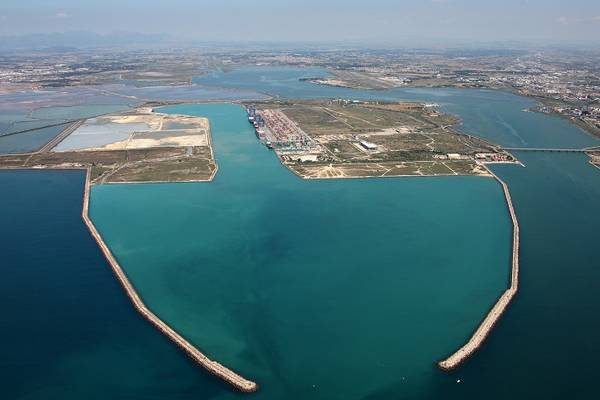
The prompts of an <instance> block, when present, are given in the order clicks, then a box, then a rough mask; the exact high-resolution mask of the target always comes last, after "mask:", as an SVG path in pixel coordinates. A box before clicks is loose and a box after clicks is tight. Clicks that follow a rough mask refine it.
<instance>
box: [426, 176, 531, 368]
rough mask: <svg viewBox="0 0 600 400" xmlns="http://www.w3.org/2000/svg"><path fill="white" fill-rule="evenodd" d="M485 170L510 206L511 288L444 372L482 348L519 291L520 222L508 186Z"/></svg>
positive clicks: (443, 363) (444, 362) (447, 361)
mask: <svg viewBox="0 0 600 400" xmlns="http://www.w3.org/2000/svg"><path fill="white" fill-rule="evenodd" d="M485 169H486V170H487V171H488V172H489V173H490V174H491V175H492V177H493V178H494V179H495V180H496V181H498V182H499V183H500V185H501V186H502V189H503V191H504V196H505V198H506V203H507V205H508V210H509V212H510V218H511V220H512V224H513V245H512V270H511V278H510V286H509V288H508V289H506V291H505V292H504V293H503V294H502V295H501V296H500V298H499V299H498V301H497V302H496V304H495V305H494V306H493V307H492V309H491V310H490V311H489V312H488V314H487V316H486V317H485V319H484V320H483V321H482V322H481V324H480V325H479V327H478V328H477V330H476V331H475V333H473V335H472V336H471V338H470V339H469V341H468V342H467V343H466V344H465V345H464V346H462V347H461V348H460V349H458V350H457V351H456V352H455V353H453V354H452V355H450V356H449V357H448V358H446V359H445V360H442V361H440V362H438V366H439V368H440V369H442V370H444V371H451V370H453V369H455V368H456V367H458V366H459V365H460V364H462V363H463V362H465V361H466V360H467V359H468V358H469V357H471V356H472V355H473V354H474V353H475V351H477V350H478V349H479V348H480V347H481V345H482V344H483V342H484V341H485V339H487V337H488V336H489V335H490V333H491V332H492V329H493V328H494V326H495V325H496V323H497V322H498V320H499V319H500V317H502V315H503V314H504V312H505V311H506V309H507V307H508V305H509V304H510V302H511V301H512V299H513V298H514V297H515V295H516V294H517V291H518V289H519V221H518V220H517V214H516V213H515V209H514V207H513V202H512V197H511V195H510V191H509V190H508V185H507V184H506V183H505V182H504V181H503V180H502V179H500V178H499V177H498V176H497V175H496V174H494V173H493V172H492V171H491V170H490V169H489V168H488V167H487V166H485Z"/></svg>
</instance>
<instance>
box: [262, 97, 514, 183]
mask: <svg viewBox="0 0 600 400" xmlns="http://www.w3.org/2000/svg"><path fill="white" fill-rule="evenodd" d="M254 106H255V107H256V108H257V112H258V114H259V115H260V116H262V117H263V118H264V120H265V121H266V124H265V127H263V128H259V129H260V130H261V132H263V131H266V134H265V135H263V136H265V137H266V138H267V139H269V140H268V144H269V145H271V146H273V148H274V150H275V151H276V152H277V154H278V156H279V157H280V159H281V160H282V162H283V163H284V164H285V165H286V166H288V167H289V168H290V169H292V170H293V171H294V172H295V173H297V174H298V175H300V176H302V177H305V178H309V179H311V178H352V177H371V176H372V177H375V176H381V177H383V176H409V175H416V176H427V175H487V172H486V170H485V169H484V168H482V166H481V164H480V162H483V161H491V160H492V159H496V160H501V161H511V160H512V157H510V156H509V155H508V154H506V153H504V152H502V151H501V150H499V149H498V147H497V146H494V145H492V144H490V143H488V142H485V141H484V140H481V139H478V138H475V137H472V136H469V135H464V134H460V133H458V132H456V131H455V130H453V129H452V126H453V125H455V124H457V123H458V122H459V120H458V119H457V118H456V117H454V116H452V115H448V114H444V113H440V112H439V111H438V110H437V109H436V107H432V106H426V105H422V104H417V103H381V102H376V103H375V102H356V101H342V100H330V101H269V102H262V103H258V104H254ZM282 114H283V115H284V116H285V117H287V118H282V117H281V115H282Z"/></svg>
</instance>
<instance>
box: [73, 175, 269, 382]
mask: <svg viewBox="0 0 600 400" xmlns="http://www.w3.org/2000/svg"><path fill="white" fill-rule="evenodd" d="M90 174H91V170H90V169H89V168H88V169H87V173H86V180H85V189H84V195H83V209H82V214H81V215H82V218H83V221H84V222H85V225H86V226H87V228H88V229H89V231H90V233H91V234H92V237H93V238H94V240H96V242H97V243H98V246H99V247H100V250H102V253H103V254H104V257H105V258H106V260H107V261H108V263H109V264H110V266H111V268H112V270H113V272H114V274H115V275H116V277H117V278H118V280H119V283H120V284H121V286H122V287H123V289H124V290H125V292H126V293H127V296H128V297H129V299H130V300H131V302H132V303H133V306H134V307H135V309H136V310H137V311H138V312H139V313H140V314H141V315H142V316H143V317H144V318H145V319H146V320H148V321H149V322H150V323H151V324H152V325H154V326H155V327H156V328H157V329H158V330H159V331H160V332H161V333H163V334H164V335H165V336H166V337H167V338H169V339H170V340H171V341H173V342H174V343H175V344H176V345H177V346H179V348H181V349H182V350H183V351H185V353H186V354H187V355H188V356H189V357H190V358H192V359H193V360H194V361H196V362H197V363H198V364H200V366H202V367H203V368H205V369H206V370H207V371H208V372H210V373H211V374H213V375H215V376H217V377H219V378H221V379H222V380H224V381H225V382H227V383H229V384H230V385H231V386H233V387H234V388H236V389H237V390H239V391H241V392H245V393H251V392H255V391H256V390H258V385H257V384H256V383H255V382H252V381H250V380H247V379H245V378H243V377H242V376H240V375H238V374H236V373H235V372H233V371H231V370H230V369H228V368H227V367H225V366H223V365H221V364H219V363H218V362H216V361H213V360H211V359H209V358H208V357H207V356H206V355H204V354H203V353H202V352H201V351H200V350H198V349H197V348H196V347H194V345H192V344H191V343H190V342H188V341H187V340H186V339H185V338H184V337H183V336H181V335H180V334H179V333H177V332H176V331H175V330H174V329H173V328H171V327H170V326H169V325H167V324H166V323H165V322H164V321H162V320H161V319H160V318H159V317H158V316H156V314H154V313H153V312H152V311H150V309H148V307H147V306H146V304H144V302H143V301H142V299H141V298H140V296H139V295H138V293H137V291H136V290H135V288H134V287H133V285H132V284H131V282H130V281H129V279H128V278H127V275H126V274H125V272H124V271H123V269H122V268H121V266H120V265H119V264H118V262H117V260H116V259H115V257H114V256H113V255H112V253H111V251H110V249H109V248H108V246H107V245H106V243H105V242H104V240H103V239H102V236H101V235H100V233H99V232H98V230H97V229H96V227H95V226H94V224H93V223H92V220H91V219H90V218H89V202H90V184H91V181H90Z"/></svg>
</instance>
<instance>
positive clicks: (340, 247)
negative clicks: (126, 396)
mask: <svg viewBox="0 0 600 400" xmlns="http://www.w3.org/2000/svg"><path fill="white" fill-rule="evenodd" d="M161 111H163V112H171V113H176V114H186V115H202V116H208V117H209V119H210V120H211V123H212V129H213V138H214V143H215V151H216V154H217V162H218V163H219V167H220V169H219V174H218V177H217V179H216V181H215V182H212V183H209V184H187V185H177V184H175V185H172V184H171V185H125V186H121V185H119V186H99V187H95V188H94V191H93V201H92V218H93V219H94V221H95V222H96V223H97V226H98V228H99V230H100V231H101V232H102V234H103V235H104V236H105V239H106V240H107V242H108V243H109V245H110V246H111V248H112V249H113V251H114V253H115V255H116V257H117V258H118V259H119V261H120V263H122V265H123V266H124V268H125V270H126V272H127V273H128V274H129V276H130V277H131V279H132V281H133V283H134V285H135V286H136V287H137V288H138V289H139V290H140V293H141V295H142V296H143V298H144V299H145V300H146V301H147V303H148V305H149V306H150V307H151V308H152V309H153V310H155V311H156V312H157V313H158V314H159V315H160V316H161V317H163V318H164V319H165V320H167V321H168V322H169V323H170V324H172V325H173V326H175V327H176V329H178V330H179V331H180V332H182V333H183V334H184V335H185V336H186V337H188V338H189V339H191V340H192V341H193V342H194V343H195V344H196V345H198V346H199V347H200V348H202V349H203V350H204V351H206V352H207V353H208V354H210V355H211V356H213V357H214V358H216V359H218V360H219V361H221V362H223V363H225V364H226V365H228V366H230V367H231V368H233V369H235V370H237V371H240V372H242V373H243V374H244V375H246V376H248V377H251V378H253V379H256V380H257V381H258V382H259V383H260V384H261V386H262V390H261V391H260V392H259V393H258V394H257V395H256V397H257V398H261V399H279V398H287V399H306V398H315V399H333V398H339V399H352V398H355V399H359V398H363V397H366V396H370V395H372V394H374V393H377V392H378V391H380V390H381V389H382V388H387V387H390V386H399V387H401V388H402V393H405V394H409V393H413V394H417V393H419V392H420V391H421V390H422V389H423V388H424V387H426V386H427V385H428V382H430V381H431V379H433V377H434V376H435V375H436V373H437V371H436V368H435V365H434V361H435V360H436V359H437V358H440V357H442V356H444V355H446V354H448V353H450V352H451V351H453V350H454V348H455V347H456V346H458V345H459V344H460V342H461V341H463V340H464V339H465V338H466V337H467V336H468V335H469V334H470V333H471V332H472V331H473V329H474V328H475V326H476V324H477V322H478V321H479V319H480V318H481V316H482V315H484V314H485V312H486V310H487V309H488V308H489V307H490V305H491V304H493V303H494V301H495V299H496V298H497V297H498V296H499V294H500V293H501V291H502V290H503V288H504V287H505V285H506V282H507V273H508V266H509V264H510V248H509V243H510V223H509V220H508V217H507V211H506V207H505V203H504V199H503V197H502V195H501V188H500V186H499V185H498V184H497V183H496V182H495V181H494V180H492V179H489V178H480V177H458V178H456V179H447V178H431V179H385V180H375V179H373V180H346V181H339V180H336V181H308V182H307V181H302V180H300V179H299V178H297V177H296V176H295V175H293V174H292V173H291V172H289V171H287V170H286V169H285V168H284V167H283V166H281V165H280V163H279V161H278V160H277V158H276V157H275V155H274V154H273V153H272V152H270V151H268V150H266V149H265V148H264V146H262V145H261V144H260V143H259V142H258V141H257V139H256V137H255V135H254V132H253V129H252V128H251V126H250V125H249V124H248V122H247V120H246V117H245V112H244V110H243V109H242V108H241V107H239V106H236V105H189V106H176V107H172V108H166V109H165V108H163V109H161ZM465 226H467V227H469V228H468V229H464V227H465ZM475 299H477V300H478V301H475ZM442 332H443V333H442ZM348 382H353V384H352V385H349V384H348ZM225 397H229V394H227V395H226V396H225Z"/></svg>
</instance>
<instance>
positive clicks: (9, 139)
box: [0, 124, 68, 154]
mask: <svg viewBox="0 0 600 400" xmlns="http://www.w3.org/2000/svg"><path fill="white" fill-rule="evenodd" d="M67 126H68V124H65V125H57V126H51V127H47V128H42V129H36V130H32V131H28V132H23V133H16V134H11V135H5V136H0V154H11V153H27V152H31V151H35V150H38V149H39V148H41V147H43V146H44V145H45V144H46V143H48V142H49V141H51V140H52V139H54V138H55V137H56V136H58V134H59V133H61V132H62V131H63V130H64V129H65V128H66V127H67Z"/></svg>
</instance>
